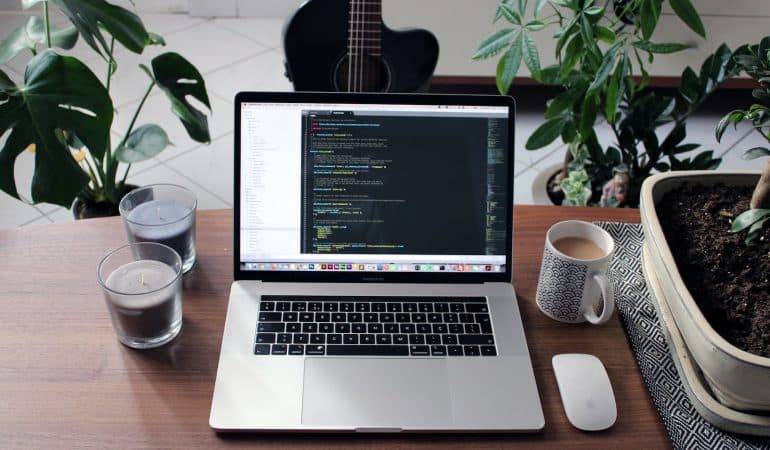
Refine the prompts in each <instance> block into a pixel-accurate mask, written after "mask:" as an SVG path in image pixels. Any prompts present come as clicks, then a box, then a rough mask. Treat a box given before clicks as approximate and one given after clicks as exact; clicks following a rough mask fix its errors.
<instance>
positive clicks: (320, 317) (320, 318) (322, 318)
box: [315, 312, 332, 322]
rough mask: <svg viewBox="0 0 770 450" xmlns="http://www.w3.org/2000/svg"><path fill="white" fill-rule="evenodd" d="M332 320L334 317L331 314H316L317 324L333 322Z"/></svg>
mask: <svg viewBox="0 0 770 450" xmlns="http://www.w3.org/2000/svg"><path fill="white" fill-rule="evenodd" d="M331 320H332V316H331V314H329V313H326V312H319V313H315V321H316V322H331Z"/></svg>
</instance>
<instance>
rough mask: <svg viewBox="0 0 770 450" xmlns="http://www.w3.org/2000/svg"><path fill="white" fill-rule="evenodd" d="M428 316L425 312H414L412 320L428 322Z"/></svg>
mask: <svg viewBox="0 0 770 450" xmlns="http://www.w3.org/2000/svg"><path fill="white" fill-rule="evenodd" d="M427 320H428V319H427V318H426V317H425V314H423V313H414V314H412V322H415V323H420V322H427Z"/></svg>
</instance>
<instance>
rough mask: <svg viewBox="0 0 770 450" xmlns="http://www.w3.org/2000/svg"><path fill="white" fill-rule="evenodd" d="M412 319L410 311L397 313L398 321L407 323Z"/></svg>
mask: <svg viewBox="0 0 770 450" xmlns="http://www.w3.org/2000/svg"><path fill="white" fill-rule="evenodd" d="M410 320H411V319H410V317H409V314H408V313H398V314H396V322H398V323H405V322H409V321H410Z"/></svg>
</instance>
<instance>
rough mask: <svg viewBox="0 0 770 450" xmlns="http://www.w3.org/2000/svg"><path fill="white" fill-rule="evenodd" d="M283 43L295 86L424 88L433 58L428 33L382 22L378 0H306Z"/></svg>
mask: <svg viewBox="0 0 770 450" xmlns="http://www.w3.org/2000/svg"><path fill="white" fill-rule="evenodd" d="M283 48H284V52H285V55H286V61H285V63H284V64H285V65H286V76H287V77H288V78H289V80H290V81H291V82H292V83H293V84H294V89H295V90H296V91H341V92H420V91H422V92H424V91H426V90H427V88H428V84H429V82H430V78H431V76H432V75H433V69H435V67H436V61H437V60H438V41H436V37H435V36H433V34H432V33H431V32H429V31H426V30H418V29H409V30H402V31H393V30H391V29H390V28H388V27H386V26H385V24H383V22H382V1H381V0H308V1H306V2H305V3H303V4H302V5H301V6H300V7H299V9H298V10H297V11H296V12H295V13H294V15H293V16H292V17H291V18H289V20H288V21H287V22H286V25H285V26H284V29H283Z"/></svg>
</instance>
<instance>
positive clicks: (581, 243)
mask: <svg viewBox="0 0 770 450" xmlns="http://www.w3.org/2000/svg"><path fill="white" fill-rule="evenodd" d="M553 247H554V248H555V249H556V250H558V251H560V252H562V253H564V254H565V255H567V256H571V257H573V258H576V259H597V258H601V257H602V256H604V255H605V253H604V250H602V249H601V247H599V246H598V245H596V244H594V243H593V241H591V240H590V239H586V238H582V237H563V238H561V239H557V240H556V241H554V243H553Z"/></svg>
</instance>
